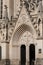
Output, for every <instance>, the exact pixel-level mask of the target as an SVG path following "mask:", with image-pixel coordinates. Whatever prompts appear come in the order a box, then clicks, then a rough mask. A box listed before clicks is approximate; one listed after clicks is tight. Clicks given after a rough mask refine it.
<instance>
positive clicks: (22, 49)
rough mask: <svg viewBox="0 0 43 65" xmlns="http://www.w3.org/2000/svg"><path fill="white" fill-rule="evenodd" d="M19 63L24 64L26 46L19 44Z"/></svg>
mask: <svg viewBox="0 0 43 65" xmlns="http://www.w3.org/2000/svg"><path fill="white" fill-rule="evenodd" d="M21 65H26V46H25V45H22V46H21Z"/></svg>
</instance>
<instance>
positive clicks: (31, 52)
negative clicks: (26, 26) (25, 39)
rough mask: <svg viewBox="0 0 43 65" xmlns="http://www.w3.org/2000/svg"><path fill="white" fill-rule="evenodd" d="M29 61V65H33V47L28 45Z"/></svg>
mask: <svg viewBox="0 0 43 65" xmlns="http://www.w3.org/2000/svg"><path fill="white" fill-rule="evenodd" d="M29 60H30V65H34V61H35V45H34V44H30V46H29Z"/></svg>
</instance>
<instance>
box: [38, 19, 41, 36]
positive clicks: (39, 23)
mask: <svg viewBox="0 0 43 65" xmlns="http://www.w3.org/2000/svg"><path fill="white" fill-rule="evenodd" d="M40 27H41V19H40V18H39V20H38V36H40V33H41V31H40Z"/></svg>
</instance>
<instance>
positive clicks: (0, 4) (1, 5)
mask: <svg viewBox="0 0 43 65" xmlns="http://www.w3.org/2000/svg"><path fill="white" fill-rule="evenodd" d="M2 9H3V0H0V19H2V11H3V10H2Z"/></svg>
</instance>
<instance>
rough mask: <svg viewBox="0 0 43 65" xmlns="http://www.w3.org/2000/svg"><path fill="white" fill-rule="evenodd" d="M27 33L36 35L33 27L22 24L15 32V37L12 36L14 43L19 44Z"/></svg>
mask: <svg viewBox="0 0 43 65" xmlns="http://www.w3.org/2000/svg"><path fill="white" fill-rule="evenodd" d="M26 31H29V32H30V33H31V34H32V35H36V33H35V30H33V28H32V27H31V26H29V25H26V24H22V25H20V26H19V27H18V28H17V29H16V31H15V32H14V35H13V36H12V43H17V42H18V40H19V39H20V37H21V36H22V34H23V33H24V32H26ZM34 37H35V36H34Z"/></svg>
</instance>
